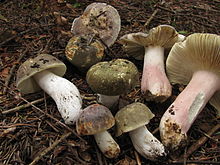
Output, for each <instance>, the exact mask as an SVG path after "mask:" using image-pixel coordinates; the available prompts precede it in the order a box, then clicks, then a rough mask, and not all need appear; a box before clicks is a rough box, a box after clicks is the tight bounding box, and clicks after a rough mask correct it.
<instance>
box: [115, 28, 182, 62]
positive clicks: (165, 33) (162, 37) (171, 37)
mask: <svg viewBox="0 0 220 165" xmlns="http://www.w3.org/2000/svg"><path fill="white" fill-rule="evenodd" d="M182 40H184V37H183V36H182V35H179V34H178V33H177V31H176V30H175V28H173V27H172V26H170V25H159V26H157V27H155V28H152V29H151V30H150V31H149V33H148V34H146V33H143V32H138V33H130V34H126V35H124V36H122V37H121V38H120V39H119V43H121V44H123V48H124V50H125V51H126V52H127V53H128V55H130V56H132V57H134V58H136V59H137V60H141V59H143V56H144V49H147V47H148V46H161V47H163V48H171V47H172V46H173V45H174V43H176V42H179V41H182Z"/></svg>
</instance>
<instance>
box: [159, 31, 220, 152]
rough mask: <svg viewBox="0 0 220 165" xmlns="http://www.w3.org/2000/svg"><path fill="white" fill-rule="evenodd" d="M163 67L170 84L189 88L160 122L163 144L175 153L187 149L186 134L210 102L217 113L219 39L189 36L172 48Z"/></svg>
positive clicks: (219, 98)
mask: <svg viewBox="0 0 220 165" xmlns="http://www.w3.org/2000/svg"><path fill="white" fill-rule="evenodd" d="M166 67H167V74H168V77H169V80H170V81H171V83H173V84H183V85H187V84H188V85H187V86H186V88H185V89H184V90H183V91H182V92H181V93H180V94H179V95H178V97H177V98H176V100H175V101H174V102H173V103H172V104H171V105H170V107H169V108H168V109H167V111H166V112H165V113H164V115H163V116H162V119H161V122H160V134H161V139H162V142H163V143H164V145H165V146H167V147H168V148H169V149H170V150H171V151H175V150H177V149H179V148H180V147H181V146H184V145H186V140H187V131H188V130H189V129H190V127H191V125H192V124H193V122H194V120H195V119H196V118H197V116H198V115H199V113H200V112H201V111H202V109H203V108H204V106H205V105H206V103H207V102H208V101H209V100H210V103H211V104H212V105H213V106H214V107H216V108H217V109H218V110H219V109H220V91H219V90H220V72H219V70H220V36H218V35H215V34H202V33H195V34H192V35H190V36H188V37H187V38H186V40H185V41H183V42H179V43H176V44H175V45H174V46H173V48H172V49H171V51H170V53H169V56H168V58H167V62H166Z"/></svg>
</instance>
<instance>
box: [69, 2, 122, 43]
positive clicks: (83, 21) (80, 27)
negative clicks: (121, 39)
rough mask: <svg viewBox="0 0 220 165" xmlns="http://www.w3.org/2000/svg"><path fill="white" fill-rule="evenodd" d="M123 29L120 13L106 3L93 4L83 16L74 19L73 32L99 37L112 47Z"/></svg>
mask: <svg viewBox="0 0 220 165" xmlns="http://www.w3.org/2000/svg"><path fill="white" fill-rule="evenodd" d="M120 29H121V19H120V16H119V14H118V11H117V10H116V9H115V8H114V7H112V6H110V5H107V4H106V3H92V4H90V5H89V6H87V8H86V9H85V11H84V13H83V14H82V16H80V17H78V18H76V19H74V21H73V24H72V28H71V32H72V33H73V34H74V35H85V34H89V35H93V36H94V35H98V36H99V37H100V38H101V39H102V40H103V42H104V43H105V44H106V45H108V46H111V45H112V44H113V43H114V42H115V40H116V39H117V37H118V34H119V31H120Z"/></svg>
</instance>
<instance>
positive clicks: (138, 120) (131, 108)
mask: <svg viewBox="0 0 220 165" xmlns="http://www.w3.org/2000/svg"><path fill="white" fill-rule="evenodd" d="M153 117H154V114H153V113H152V112H151V111H150V109H149V108H148V107H147V106H146V105H145V104H142V103H139V102H135V103H132V104H129V105H127V106H125V107H123V108H122V109H120V110H119V111H118V112H117V113H116V115H115V121H116V136H120V135H121V134H122V133H125V132H129V136H130V138H131V141H132V143H133V146H134V148H135V149H136V150H137V151H138V152H139V153H140V154H141V155H142V156H143V157H145V158H147V159H150V160H160V159H161V158H163V157H165V156H166V151H165V148H164V146H163V144H162V143H161V142H160V141H159V140H158V139H157V138H156V137H155V136H153V134H152V133H151V132H150V131H149V130H148V129H147V127H146V126H145V125H146V124H148V123H149V122H150V120H151V119H152V118H153Z"/></svg>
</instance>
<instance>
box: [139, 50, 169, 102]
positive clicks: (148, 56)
mask: <svg viewBox="0 0 220 165" xmlns="http://www.w3.org/2000/svg"><path fill="white" fill-rule="evenodd" d="M141 91H142V92H143V93H146V92H147V91H149V92H150V95H151V96H152V98H153V99H154V97H155V98H156V97H164V98H163V99H164V100H166V98H168V97H169V96H170V95H171V85H170V82H169V80H168V78H167V76H166V73H165V68H164V48H163V47H160V46H149V47H148V48H145V55H144V68H143V73H142V80H141ZM163 99H162V101H164V100H163ZM162 101H161V102H162Z"/></svg>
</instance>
